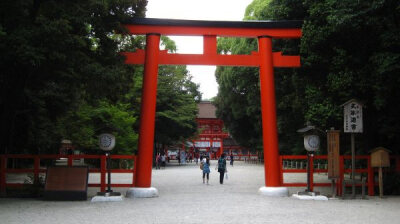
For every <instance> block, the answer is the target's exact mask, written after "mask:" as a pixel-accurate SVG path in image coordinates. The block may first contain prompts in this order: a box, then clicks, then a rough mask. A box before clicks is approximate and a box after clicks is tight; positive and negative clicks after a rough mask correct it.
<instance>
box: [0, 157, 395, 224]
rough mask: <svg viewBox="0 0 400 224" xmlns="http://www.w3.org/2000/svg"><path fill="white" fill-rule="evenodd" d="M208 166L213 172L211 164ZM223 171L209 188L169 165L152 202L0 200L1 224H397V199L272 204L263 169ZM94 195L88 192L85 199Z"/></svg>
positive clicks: (192, 168) (156, 177) (195, 175)
mask: <svg viewBox="0 0 400 224" xmlns="http://www.w3.org/2000/svg"><path fill="white" fill-rule="evenodd" d="M211 163H212V165H211V167H212V168H213V167H214V166H215V163H216V162H215V161H212V162H211ZM228 170H229V172H228V174H229V179H228V180H226V181H225V183H224V184H223V185H220V184H219V183H218V178H219V177H218V172H216V171H215V170H214V169H212V170H211V176H210V184H209V185H206V184H203V183H202V179H201V171H200V169H199V168H198V166H197V165H195V164H194V163H192V164H186V165H181V166H178V165H177V164H173V163H172V164H169V165H168V166H167V167H166V169H161V170H153V178H152V180H153V187H156V188H157V189H158V191H159V195H160V196H159V197H157V198H135V199H128V198H124V200H123V201H122V202H96V203H91V202H90V198H89V199H88V200H87V201H83V202H82V201H78V202H51V201H42V200H40V199H15V198H0V223H1V224H12V223H37V224H39V223H40V224H47V223H49V224H50V223H51V224H53V223H74V224H77V223H114V224H117V223H118V224H119V223H140V224H141V223H291V224H298V223H364V224H365V223H400V197H386V198H384V199H380V198H379V197H369V198H368V200H360V199H356V200H340V199H335V200H329V201H302V200H297V199H294V198H291V197H286V198H271V197H265V196H261V195H259V194H258V193H257V191H258V189H259V188H260V187H261V186H263V185H264V168H263V166H262V165H256V164H247V163H244V162H235V166H234V167H228ZM129 178H131V177H129V176H123V175H122V174H119V175H114V176H113V181H114V182H120V183H123V182H125V181H126V180H129ZM301 178H305V175H303V176H300V175H298V176H285V181H290V180H291V179H293V180H295V179H301ZM321 178H323V177H321ZM95 179H97V177H96V176H91V177H90V180H95ZM98 190H99V189H98V188H90V189H89V197H92V196H94V195H95V194H96V192H97V191H98ZM114 190H115V191H120V192H122V193H124V192H125V191H126V189H122V188H115V189H114ZM298 190H303V188H301V189H293V188H290V192H291V193H296V191H298ZM318 190H319V189H318ZM320 190H322V191H323V192H324V191H326V192H329V189H325V190H324V189H320Z"/></svg>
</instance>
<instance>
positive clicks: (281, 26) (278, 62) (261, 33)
mask: <svg viewBox="0 0 400 224" xmlns="http://www.w3.org/2000/svg"><path fill="white" fill-rule="evenodd" d="M301 26H302V22H301V21H245V22H239V21H237V22H227V21H195V20H169V19H149V18H134V19H132V20H131V21H129V22H128V23H127V24H125V27H126V28H127V29H128V31H129V33H130V34H134V35H146V50H140V49H139V50H137V51H136V52H125V53H124V55H125V56H126V63H127V64H144V75H143V89H142V104H141V113H140V114H141V115H140V130H139V148H138V160H137V170H136V174H137V175H135V182H136V187H137V189H136V190H137V191H138V192H141V191H142V190H145V188H148V189H150V188H151V171H152V157H153V141H154V121H155V112H156V96H157V75H158V65H218V66H252V67H259V68H260V92H261V113H262V114H261V115H262V129H263V145H264V163H265V165H264V167H265V168H264V169H265V185H266V187H263V188H261V189H260V190H261V191H262V193H263V194H266V195H285V194H286V195H287V194H288V193H287V188H285V187H281V186H280V164H279V151H278V134H277V123H276V106H275V86H274V67H299V66H300V56H283V55H282V54H281V53H280V52H272V39H273V38H300V37H301V34H302V33H301ZM160 35H170V36H173V35H175V36H203V43H204V49H203V54H171V53H168V52H167V51H166V50H160V49H159V45H160ZM217 36H218V37H245V38H257V39H258V52H253V53H252V54H250V55H221V54H217ZM132 191H133V193H132V194H135V189H132ZM138 194H141V193H138ZM144 195H146V193H145V194H144Z"/></svg>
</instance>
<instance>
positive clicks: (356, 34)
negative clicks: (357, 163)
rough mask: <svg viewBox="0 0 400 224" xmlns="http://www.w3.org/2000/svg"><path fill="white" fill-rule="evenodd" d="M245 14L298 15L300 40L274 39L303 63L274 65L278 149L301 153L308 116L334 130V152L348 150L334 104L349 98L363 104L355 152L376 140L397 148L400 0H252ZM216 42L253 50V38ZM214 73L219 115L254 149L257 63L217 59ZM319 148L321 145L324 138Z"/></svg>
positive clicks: (232, 49) (237, 50)
mask: <svg viewBox="0 0 400 224" xmlns="http://www.w3.org/2000/svg"><path fill="white" fill-rule="evenodd" d="M244 20H303V21H304V22H303V28H302V31H303V36H302V38H301V39H300V40H273V47H274V51H283V53H284V54H288V55H300V56H301V64H302V67H301V68H290V69H275V87H276V97H277V118H278V132H279V144H280V145H279V147H280V153H281V154H304V153H305V150H304V147H303V141H302V136H301V134H299V133H297V132H296V130H298V129H300V128H303V127H304V126H305V124H306V123H307V122H310V123H311V124H313V125H315V126H317V127H318V128H320V129H322V130H327V129H330V128H331V127H334V128H336V129H337V130H341V131H342V132H341V153H348V152H349V148H350V143H349V141H350V136H349V134H344V133H343V107H341V105H342V104H343V103H345V102H346V101H348V100H350V99H353V98H354V99H358V100H359V101H361V102H362V103H363V104H364V108H363V125H364V132H363V133H362V134H357V135H356V148H357V153H359V154H366V153H368V151H370V150H371V149H373V148H375V147H377V146H383V147H386V148H388V149H390V150H392V152H393V153H396V154H398V153H399V152H400V151H399V149H398V146H399V145H400V138H399V136H400V116H399V112H400V106H399V104H398V102H399V98H400V89H399V88H398V87H399V86H400V2H399V1H396V0H365V1H354V0H323V1H320V0H318V1H317V0H304V1H293V0H254V1H253V2H252V3H251V4H250V5H249V6H248V7H247V9H246V14H245V17H244ZM218 50H219V52H220V53H232V54H249V53H250V52H251V51H256V50H257V40H256V39H245V38H220V39H219V42H218ZM216 77H217V82H218V84H219V92H218V96H217V97H216V98H215V101H214V103H215V104H216V106H217V108H218V110H217V113H218V116H219V117H220V118H221V119H223V120H224V122H225V125H226V126H227V128H228V129H229V131H230V133H231V134H232V135H233V137H234V138H235V139H236V140H237V141H238V142H239V143H240V144H242V145H245V146H247V147H250V148H258V149H261V148H262V139H261V131H262V130H261V115H260V93H259V77H258V69H257V68H243V67H218V68H217V72H216ZM324 138H325V137H324V136H322V139H324ZM325 144H326V143H325ZM320 153H326V147H325V145H324V143H323V144H322V150H321V151H320Z"/></svg>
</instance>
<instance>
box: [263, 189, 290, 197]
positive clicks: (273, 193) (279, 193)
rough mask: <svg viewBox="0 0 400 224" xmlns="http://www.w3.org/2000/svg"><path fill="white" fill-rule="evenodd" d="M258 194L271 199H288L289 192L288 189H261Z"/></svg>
mask: <svg viewBox="0 0 400 224" xmlns="http://www.w3.org/2000/svg"><path fill="white" fill-rule="evenodd" d="M258 193H259V194H261V195H265V196H269V197H288V196H289V190H288V188H287V187H261V188H260V189H258Z"/></svg>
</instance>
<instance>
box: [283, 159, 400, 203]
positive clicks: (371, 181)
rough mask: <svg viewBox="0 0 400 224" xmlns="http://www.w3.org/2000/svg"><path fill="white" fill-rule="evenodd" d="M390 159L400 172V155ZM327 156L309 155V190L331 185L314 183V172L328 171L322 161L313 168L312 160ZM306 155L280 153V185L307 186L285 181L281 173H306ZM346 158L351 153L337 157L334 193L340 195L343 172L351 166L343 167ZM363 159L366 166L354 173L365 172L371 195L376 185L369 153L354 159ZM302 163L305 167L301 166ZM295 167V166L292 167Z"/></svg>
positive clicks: (346, 171)
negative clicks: (337, 165) (337, 171)
mask: <svg viewBox="0 0 400 224" xmlns="http://www.w3.org/2000/svg"><path fill="white" fill-rule="evenodd" d="M390 158H391V160H394V161H395V164H394V166H393V167H394V168H392V169H393V170H395V171H396V172H400V156H391V157H390ZM327 159H328V157H327V156H326V155H315V156H313V157H310V174H311V175H310V190H311V191H313V188H314V187H331V186H332V183H314V173H328V169H326V167H327V166H326V165H325V164H327V162H326V163H323V164H324V165H320V166H317V168H315V164H314V161H315V160H327ZM298 160H301V162H299V163H297V162H296V163H294V164H296V165H294V166H293V161H298ZM306 160H307V156H306V155H282V156H280V157H279V162H280V164H281V170H280V182H281V186H286V187H307V183H285V182H284V178H283V174H284V173H307V168H306V164H307V163H306V162H305V161H306ZM347 160H351V155H344V156H343V155H342V156H340V159H339V172H340V175H339V178H338V179H337V180H336V194H337V195H339V196H340V195H342V194H343V192H342V184H343V181H344V177H345V174H350V173H351V167H350V168H345V164H346V161H347ZM357 160H358V161H360V160H364V161H365V162H364V164H366V167H363V168H358V169H357V168H356V169H355V173H357V174H366V177H367V182H366V186H367V187H368V195H369V196H373V195H374V194H375V192H374V187H375V185H377V183H375V178H374V177H375V176H374V173H375V172H376V171H375V170H374V168H372V167H371V156H369V155H359V156H356V161H357ZM303 164H304V165H305V167H304V168H303ZM298 165H300V169H299V168H298ZM292 167H295V168H292ZM349 186H351V184H346V187H349ZM356 186H361V184H356Z"/></svg>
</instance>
